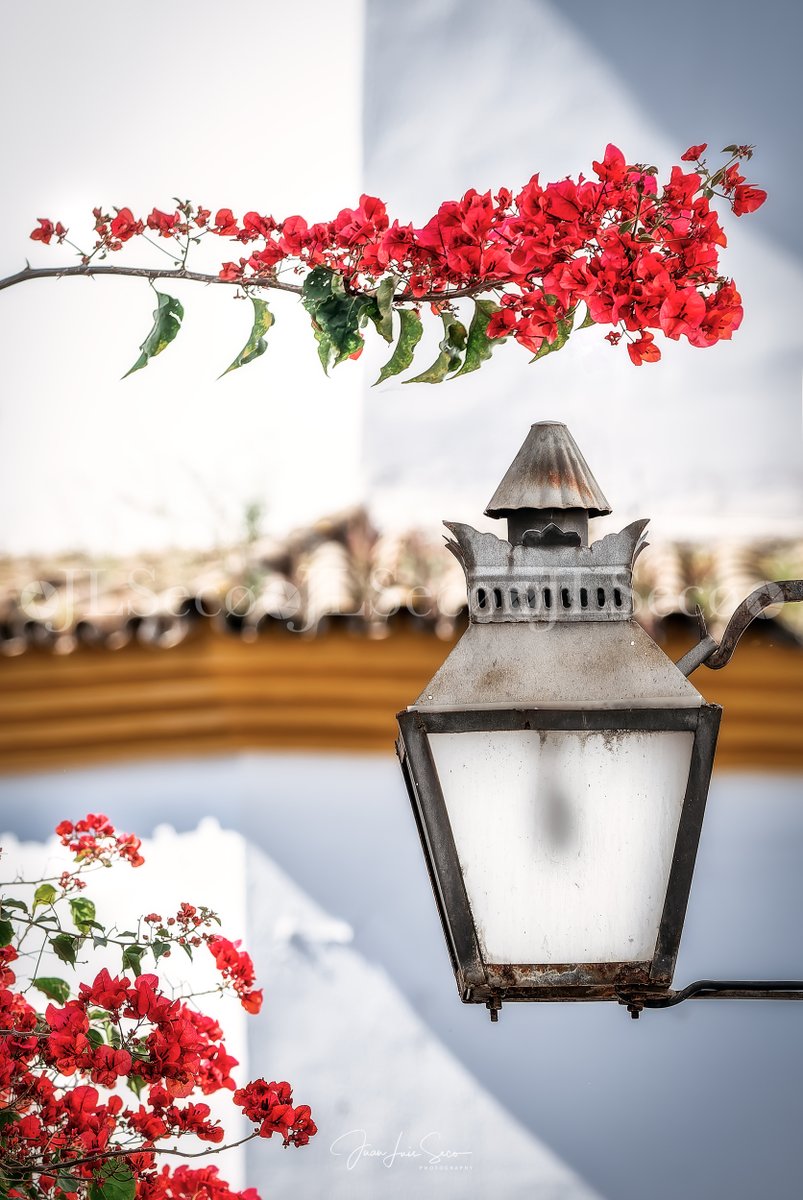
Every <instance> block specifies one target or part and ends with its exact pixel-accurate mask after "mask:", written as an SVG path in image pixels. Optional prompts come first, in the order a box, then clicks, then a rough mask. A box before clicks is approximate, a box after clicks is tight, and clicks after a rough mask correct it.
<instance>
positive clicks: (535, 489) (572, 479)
mask: <svg viewBox="0 0 803 1200" xmlns="http://www.w3.org/2000/svg"><path fill="white" fill-rule="evenodd" d="M566 508H579V509H584V510H585V511H586V512H587V513H588V515H589V516H590V517H602V516H606V515H607V514H608V513H609V512H610V511H611V507H610V505H609V504H608V501H607V500H606V499H605V496H604V495H603V494H602V491H601V489H600V486H599V484H598V483H597V481H596V479H595V478H594V476H593V475H592V473H591V469H590V468H589V465H588V463H587V462H586V460H585V459H584V458H583V455H582V454H581V453H580V450H579V448H578V446H577V443H576V442H575V440H574V438H573V437H572V435H571V434H570V433H569V430H568V429H567V428H566V426H565V425H564V424H562V423H561V422H560V421H539V422H537V424H535V425H532V426H531V427H530V432H529V433H528V434H527V437H526V438H525V439H524V444H523V445H522V447H521V449H520V450H519V452H518V454H517V455H516V457H515V458H514V459H513V462H512V463H511V464H510V466H509V467H508V469H507V471H506V473H505V476H504V478H503V480H502V482H501V483H500V484H499V487H498V488H497V489H496V491H495V492H494V494H493V497H492V498H491V501H490V503H489V504H488V507H487V508H486V510H485V515H486V516H488V517H507V516H510V515H511V513H516V512H518V511H520V510H521V509H566Z"/></svg>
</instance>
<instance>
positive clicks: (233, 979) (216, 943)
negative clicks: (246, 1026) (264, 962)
mask: <svg viewBox="0 0 803 1200" xmlns="http://www.w3.org/2000/svg"><path fill="white" fill-rule="evenodd" d="M239 945H240V943H239V942H230V941H229V940H228V938H224V937H211V938H210V939H209V941H208V942H207V946H208V947H209V950H210V952H211V954H212V957H213V958H214V960H215V966H216V967H217V969H218V971H220V973H221V975H222V976H223V978H224V979H225V980H227V981H228V982H230V983H231V984H232V986H233V988H234V990H235V992H236V993H237V995H238V996H239V998H240V1003H241V1004H242V1006H243V1008H244V1009H245V1010H246V1012H249V1013H258V1012H259V1010H260V1009H261V1007H262V991H261V989H256V990H255V989H254V987H253V984H254V980H255V976H254V964H253V962H252V961H251V956H250V955H249V954H247V953H246V952H245V951H244V950H238V949H237V947H238V946H239Z"/></svg>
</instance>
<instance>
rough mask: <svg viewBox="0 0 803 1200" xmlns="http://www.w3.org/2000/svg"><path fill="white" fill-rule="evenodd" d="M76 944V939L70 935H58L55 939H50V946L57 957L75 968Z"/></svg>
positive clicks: (73, 935)
mask: <svg viewBox="0 0 803 1200" xmlns="http://www.w3.org/2000/svg"><path fill="white" fill-rule="evenodd" d="M77 944H78V938H77V937H76V936H75V934H72V933H60V934H58V936H57V937H54V938H51V939H50V945H51V946H52V948H53V950H54V951H55V952H56V954H57V955H58V957H59V958H60V959H61V961H62V962H66V963H69V964H70V966H71V967H74V966H75V955H76V947H77Z"/></svg>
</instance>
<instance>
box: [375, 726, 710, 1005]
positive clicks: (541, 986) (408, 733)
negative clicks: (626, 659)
mask: <svg viewBox="0 0 803 1200" xmlns="http://www.w3.org/2000/svg"><path fill="white" fill-rule="evenodd" d="M720 715H721V709H720V708H719V706H718V705H715V704H706V705H702V706H700V707H698V708H663V709H660V708H643V709H616V710H610V711H601V710H598V709H592V710H584V709H569V710H556V709H527V708H519V709H511V708H504V709H463V710H450V711H441V712H439V711H437V710H420V709H415V708H412V709H408V710H406V711H404V712H400V713H399V714H398V718H397V719H398V722H399V728H400V736H399V740H398V743H397V751H398V755H399V759H400V762H401V766H402V771H403V774H404V778H405V782H406V784H407V790H408V794H409V797H410V801H411V804H412V807H413V812H414V814H415V819H416V824H417V827H418V833H419V836H420V839H421V847H422V850H423V853H424V857H425V860H426V864H427V869H428V872H429V877H430V882H431V884H432V890H433V893H434V895H435V901H436V903H437V906H438V912H439V914H440V918H441V924H442V926H443V931H444V935H445V937H446V943H447V946H448V948H449V954H450V957H451V961H452V967H453V969H454V973H455V978H456V980H457V986H458V991H459V993H460V997H461V999H462V1000H463V1002H464V1003H467V1004H471V1003H475V1004H476V1003H479V1004H486V1005H487V1006H488V1007H489V1008H490V1009H491V1011H492V1013H493V1012H495V1011H497V1010H498V1008H499V1007H500V1005H501V1003H502V1002H503V1001H516V1000H519V1001H521V1000H524V1001H530V1000H618V999H620V998H622V997H623V996H626V995H627V996H629V995H631V994H633V993H635V992H636V991H638V992H639V993H640V994H644V995H647V996H649V995H650V994H651V993H655V994H656V995H657V994H664V993H665V992H666V990H667V988H668V987H669V986H670V984H671V982H672V974H673V971H674V966H675V959H676V957H677V953H678V947H679V945H680V936H681V932H682V929H683V921H684V917H685V914H686V907H687V904H688V899H689V891H690V888H691V881H692V874H693V871H694V863H695V858H696V855H697V846H698V843H699V840H700V831H701V829H702V822H703V815H704V813H705V804H706V797H707V795H708V785H709V781H710V777H711V770H712V767H713V761H714V752H715V748H716V739H717V732H718V729H719V721H720ZM522 730H545V731H546V730H549V731H558V732H570V731H584V732H595V731H601V732H611V733H617V732H622V733H627V732H637V731H638V732H656V733H657V732H692V733H693V734H694V742H693V746H692V752H691V760H690V764H689V775H688V780H687V784H686V791H685V795H684V799H683V805H682V809H681V814H680V820H679V824H678V832H677V838H676V842H675V847H674V852H673V856H672V864H671V868H670V872H669V882H668V886H667V893H666V900H665V903H664V908H663V913H662V916H661V921H660V925H659V929H658V936H657V940H656V944H655V951H654V954H653V957H652V960H650V961H645V962H603V963H564V964H560V965H556V964H539V963H518V964H503V965H500V964H498V963H488V962H485V961H484V960H483V955H482V950H481V948H480V944H479V941H478V939H477V934H476V927H475V921H474V916H473V913H472V910H471V903H470V900H469V897H468V893H467V891H466V887H465V883H464V880H463V873H462V870H461V867H460V862H459V858H458V853H457V849H456V846H455V842H454V838H453V836H452V829H451V823H450V821H449V816H448V812H447V808H446V802H445V799H444V795H443V789H442V787H441V784H440V780H439V778H438V772H437V768H436V766H435V762H434V759H433V756H432V752H431V749H430V744H429V738H430V736H431V735H437V734H440V733H473V732H484V731H489V732H497V731H522Z"/></svg>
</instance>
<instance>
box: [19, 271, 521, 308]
mask: <svg viewBox="0 0 803 1200" xmlns="http://www.w3.org/2000/svg"><path fill="white" fill-rule="evenodd" d="M96 275H127V276H133V277H135V278H139V279H147V280H149V281H150V282H153V281H154V280H156V279H190V280H192V281H193V282H194V283H218V284H223V285H224V287H241V288H266V289H269V290H270V289H272V290H273V291H277V292H290V293H291V294H292V295H294V296H300V295H301V294H302V288H301V284H299V283H285V282H284V281H283V280H281V279H274V278H271V279H259V278H253V277H251V278H248V279H242V280H240V279H221V278H220V276H219V275H209V274H206V273H205V272H202V271H188V270H187V269H186V268H185V267H174V268H173V269H169V270H160V269H159V268H158V267H117V266H99V265H96V264H94V263H87V264H81V265H80V266H76V267H24V268H23V270H22V271H17V273H16V274H15V275H7V276H6V277H5V279H0V292H2V291H4V290H5V288H10V287H14V286H15V284H18V283H27V282H28V280H29V279H62V278H67V277H68V276H85V277H86V278H91V277H92V276H96ZM500 283H504V280H502V281H497V282H496V283H495V284H493V283H475V284H471V285H469V286H467V287H463V288H455V289H454V290H453V291H448V292H427V293H425V294H424V295H423V296H405V295H396V296H394V297H393V303H394V304H430V303H437V302H439V301H443V300H459V299H461V298H463V297H466V296H478V295H480V294H481V293H482V292H487V291H489V290H490V289H491V288H493V287H494V286H496V287H498V286H499V285H500Z"/></svg>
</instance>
